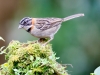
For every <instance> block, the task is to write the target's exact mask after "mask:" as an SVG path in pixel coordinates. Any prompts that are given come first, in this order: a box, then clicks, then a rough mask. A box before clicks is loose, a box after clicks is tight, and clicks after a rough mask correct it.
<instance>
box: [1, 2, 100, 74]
mask: <svg viewBox="0 0 100 75" xmlns="http://www.w3.org/2000/svg"><path fill="white" fill-rule="evenodd" d="M77 13H84V14H85V16H84V17H80V18H77V19H73V20H70V21H67V22H64V23H63V24H62V27H61V29H60V30H59V31H58V33H57V34H56V35H55V38H54V39H53V41H52V42H51V43H52V46H53V51H54V52H56V56H57V57H60V59H59V60H58V62H59V63H63V64H72V65H73V68H72V67H71V66H68V67H67V70H68V73H70V74H71V75H89V74H90V73H92V72H93V71H94V69H95V68H97V67H98V66H99V65H100V0H0V36H2V37H3V38H4V39H5V42H3V41H0V47H1V46H7V45H8V44H9V42H10V41H11V40H19V41H20V42H27V41H28V40H29V41H33V40H37V38H35V37H33V36H31V35H30V34H28V33H27V32H26V31H24V30H18V25H19V21H20V20H21V19H22V18H23V17H61V18H63V17H66V16H69V15H73V14H77ZM4 62H5V60H4V56H3V55H0V64H3V63H4Z"/></svg>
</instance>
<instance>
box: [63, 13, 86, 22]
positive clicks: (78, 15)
mask: <svg viewBox="0 0 100 75" xmlns="http://www.w3.org/2000/svg"><path fill="white" fill-rule="evenodd" d="M81 16H84V14H83V13H80V14H75V15H71V16H68V17H65V18H63V22H64V21H68V20H71V19H74V18H77V17H81Z"/></svg>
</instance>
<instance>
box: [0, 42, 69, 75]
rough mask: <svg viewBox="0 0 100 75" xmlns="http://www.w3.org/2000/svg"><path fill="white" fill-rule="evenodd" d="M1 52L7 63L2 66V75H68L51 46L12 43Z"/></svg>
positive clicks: (0, 72)
mask: <svg viewBox="0 0 100 75" xmlns="http://www.w3.org/2000/svg"><path fill="white" fill-rule="evenodd" d="M1 52H2V53H5V58H6V60H7V62H6V63H4V64H2V65H1V66H0V75H68V73H67V72H66V70H65V69H66V67H64V66H62V65H61V64H59V63H58V62H57V61H56V59H58V58H57V57H55V55H56V54H55V53H54V52H53V51H52V46H51V45H50V44H48V45H46V46H42V45H40V44H39V43H36V42H27V43H20V42H19V41H11V42H10V44H9V45H8V47H7V48H6V49H5V50H3V51H1Z"/></svg>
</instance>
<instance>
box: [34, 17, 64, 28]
mask: <svg viewBox="0 0 100 75" xmlns="http://www.w3.org/2000/svg"><path fill="white" fill-rule="evenodd" d="M61 23H62V19H61V18H38V19H37V21H36V25H35V26H36V28H38V29H40V30H47V29H50V28H52V27H55V26H57V25H60V24H61Z"/></svg>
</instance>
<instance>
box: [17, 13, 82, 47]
mask: <svg viewBox="0 0 100 75" xmlns="http://www.w3.org/2000/svg"><path fill="white" fill-rule="evenodd" d="M80 16H84V14H82V13H81V14H75V15H71V16H68V17H65V18H54V17H52V18H30V17H25V18H23V19H22V20H21V21H20V23H19V24H20V25H19V27H18V28H19V29H21V28H24V29H25V30H26V31H27V32H29V33H30V34H32V35H33V36H35V37H37V38H40V39H41V38H49V40H48V41H47V42H45V43H44V45H46V44H47V43H49V42H50V41H51V40H52V39H53V38H54V35H55V34H56V33H57V31H58V30H59V28H60V27H61V24H62V22H65V21H68V20H70V19H73V18H77V17H80Z"/></svg>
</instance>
